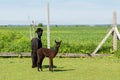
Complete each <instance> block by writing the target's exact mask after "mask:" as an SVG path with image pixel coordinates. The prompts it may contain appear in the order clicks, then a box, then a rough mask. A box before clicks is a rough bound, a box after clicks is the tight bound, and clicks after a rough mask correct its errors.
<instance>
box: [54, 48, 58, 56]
mask: <svg viewBox="0 0 120 80" xmlns="http://www.w3.org/2000/svg"><path fill="white" fill-rule="evenodd" d="M58 50H59V47H55V56H56V55H57V53H58Z"/></svg>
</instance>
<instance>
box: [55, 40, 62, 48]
mask: <svg viewBox="0 0 120 80" xmlns="http://www.w3.org/2000/svg"><path fill="white" fill-rule="evenodd" d="M61 42H62V41H59V42H58V41H56V40H55V43H56V47H58V48H59V47H60V44H61Z"/></svg>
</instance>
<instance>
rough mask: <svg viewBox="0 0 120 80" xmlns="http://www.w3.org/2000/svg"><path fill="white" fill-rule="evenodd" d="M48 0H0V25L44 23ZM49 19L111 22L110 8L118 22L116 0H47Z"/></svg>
mask: <svg viewBox="0 0 120 80" xmlns="http://www.w3.org/2000/svg"><path fill="white" fill-rule="evenodd" d="M47 1H48V0H0V25H4V24H6V25H7V24H30V23H31V21H32V20H34V21H35V23H36V24H38V23H39V22H41V23H43V24H46V23H47V22H46V19H47V16H46V15H47V13H46V4H47ZM49 2H50V23H51V24H55V25H56V24H57V25H58V24H60V25H74V24H75V25H76V24H80V25H83V24H90V25H94V24H112V23H113V16H112V13H113V11H116V12H117V23H118V24H120V5H119V3H120V0H49Z"/></svg>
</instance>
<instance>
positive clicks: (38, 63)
mask: <svg viewBox="0 0 120 80" xmlns="http://www.w3.org/2000/svg"><path fill="white" fill-rule="evenodd" d="M37 66H38V71H40V58H38V61H37Z"/></svg>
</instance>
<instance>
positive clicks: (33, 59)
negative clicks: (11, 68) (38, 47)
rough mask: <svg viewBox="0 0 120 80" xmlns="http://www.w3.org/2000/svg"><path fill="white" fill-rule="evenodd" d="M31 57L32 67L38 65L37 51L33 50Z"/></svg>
mask: <svg viewBox="0 0 120 80" xmlns="http://www.w3.org/2000/svg"><path fill="white" fill-rule="evenodd" d="M31 57H32V68H35V67H37V53H36V52H32V54H31Z"/></svg>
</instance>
